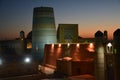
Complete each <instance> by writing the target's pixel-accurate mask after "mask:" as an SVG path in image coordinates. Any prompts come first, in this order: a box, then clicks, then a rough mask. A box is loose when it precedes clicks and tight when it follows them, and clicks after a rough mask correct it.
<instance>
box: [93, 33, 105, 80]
mask: <svg viewBox="0 0 120 80" xmlns="http://www.w3.org/2000/svg"><path fill="white" fill-rule="evenodd" d="M95 77H96V80H105V62H104V35H103V33H102V32H101V31H97V32H96V33H95Z"/></svg>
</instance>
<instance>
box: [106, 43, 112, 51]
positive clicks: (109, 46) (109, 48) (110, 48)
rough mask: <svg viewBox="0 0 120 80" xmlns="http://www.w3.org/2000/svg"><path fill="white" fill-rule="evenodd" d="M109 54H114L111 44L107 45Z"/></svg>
mask: <svg viewBox="0 0 120 80" xmlns="http://www.w3.org/2000/svg"><path fill="white" fill-rule="evenodd" d="M107 53H113V49H112V44H111V43H108V44H107Z"/></svg>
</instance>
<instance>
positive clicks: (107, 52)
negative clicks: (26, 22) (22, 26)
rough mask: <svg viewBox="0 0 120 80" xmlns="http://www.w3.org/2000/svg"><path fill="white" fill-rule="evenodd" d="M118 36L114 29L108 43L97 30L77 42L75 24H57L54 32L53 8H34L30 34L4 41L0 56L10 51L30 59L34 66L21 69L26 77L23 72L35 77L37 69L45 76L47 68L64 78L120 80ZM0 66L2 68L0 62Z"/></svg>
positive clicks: (1, 44)
mask: <svg viewBox="0 0 120 80" xmlns="http://www.w3.org/2000/svg"><path fill="white" fill-rule="evenodd" d="M119 33H120V29H117V30H116V31H115V32H114V34H113V36H114V37H113V40H112V41H109V40H108V35H107V31H104V32H101V31H100V30H99V31H97V32H96V33H95V35H94V38H81V37H79V36H78V24H67V23H65V24H59V25H58V28H57V31H56V26H55V17H54V10H53V8H52V7H36V8H34V11H33V26H32V31H31V32H29V33H28V35H27V37H26V38H25V37H24V31H21V32H20V39H17V40H14V41H7V42H9V43H7V46H5V45H6V44H3V42H2V41H1V43H0V54H4V50H3V48H5V49H7V50H8V48H10V49H14V51H16V52H17V56H16V57H18V55H19V56H26V55H30V56H31V57H33V58H34V59H33V60H34V61H33V63H34V64H33V63H32V65H30V66H29V67H27V68H25V67H24V69H25V71H26V74H29V73H30V72H27V70H29V71H30V70H31V73H36V72H37V71H38V68H39V70H41V71H43V72H45V69H46V67H48V68H51V69H53V70H54V71H56V72H59V73H62V74H64V75H67V76H77V75H86V74H87V75H90V76H93V77H94V78H95V79H96V80H120V77H119V72H120V70H119V66H120V65H119V61H120V60H119V59H120V58H119V57H120V56H119V52H120V51H119V50H120V49H119V48H120V47H119V46H120V45H119V43H120V42H119V41H120V34H119ZM5 43H6V42H5ZM8 44H9V46H10V47H9V46H8ZM11 46H12V47H11ZM12 51H13V50H12ZM6 53H7V52H6ZM10 55H11V54H10ZM1 56H2V55H1ZM7 56H8V55H7ZM21 58H22V59H23V58H24V57H21ZM11 59H12V58H11ZM15 59H16V58H15ZM22 59H21V60H22ZM15 61H17V60H15ZM27 61H29V59H28V58H27ZM10 64H11V63H10ZM18 64H19V63H18ZM0 65H3V60H2V58H1V60H0ZM19 65H20V64H19ZM38 66H39V67H38ZM0 67H1V66H0ZM16 70H20V69H19V68H18V69H16ZM16 70H15V71H16ZM0 71H2V69H1V70H0ZM7 71H8V72H9V70H7ZM7 71H6V72H7ZM16 72H17V71H16ZM23 73H24V72H21V75H22V74H23ZM13 74H16V73H13Z"/></svg>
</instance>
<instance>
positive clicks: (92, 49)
mask: <svg viewBox="0 0 120 80" xmlns="http://www.w3.org/2000/svg"><path fill="white" fill-rule="evenodd" d="M87 49H88V51H90V52H94V45H93V43H90V44H89V46H88V48H87Z"/></svg>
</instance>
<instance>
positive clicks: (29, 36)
mask: <svg viewBox="0 0 120 80" xmlns="http://www.w3.org/2000/svg"><path fill="white" fill-rule="evenodd" d="M27 39H32V31H30V32H29V33H28V35H27Z"/></svg>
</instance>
